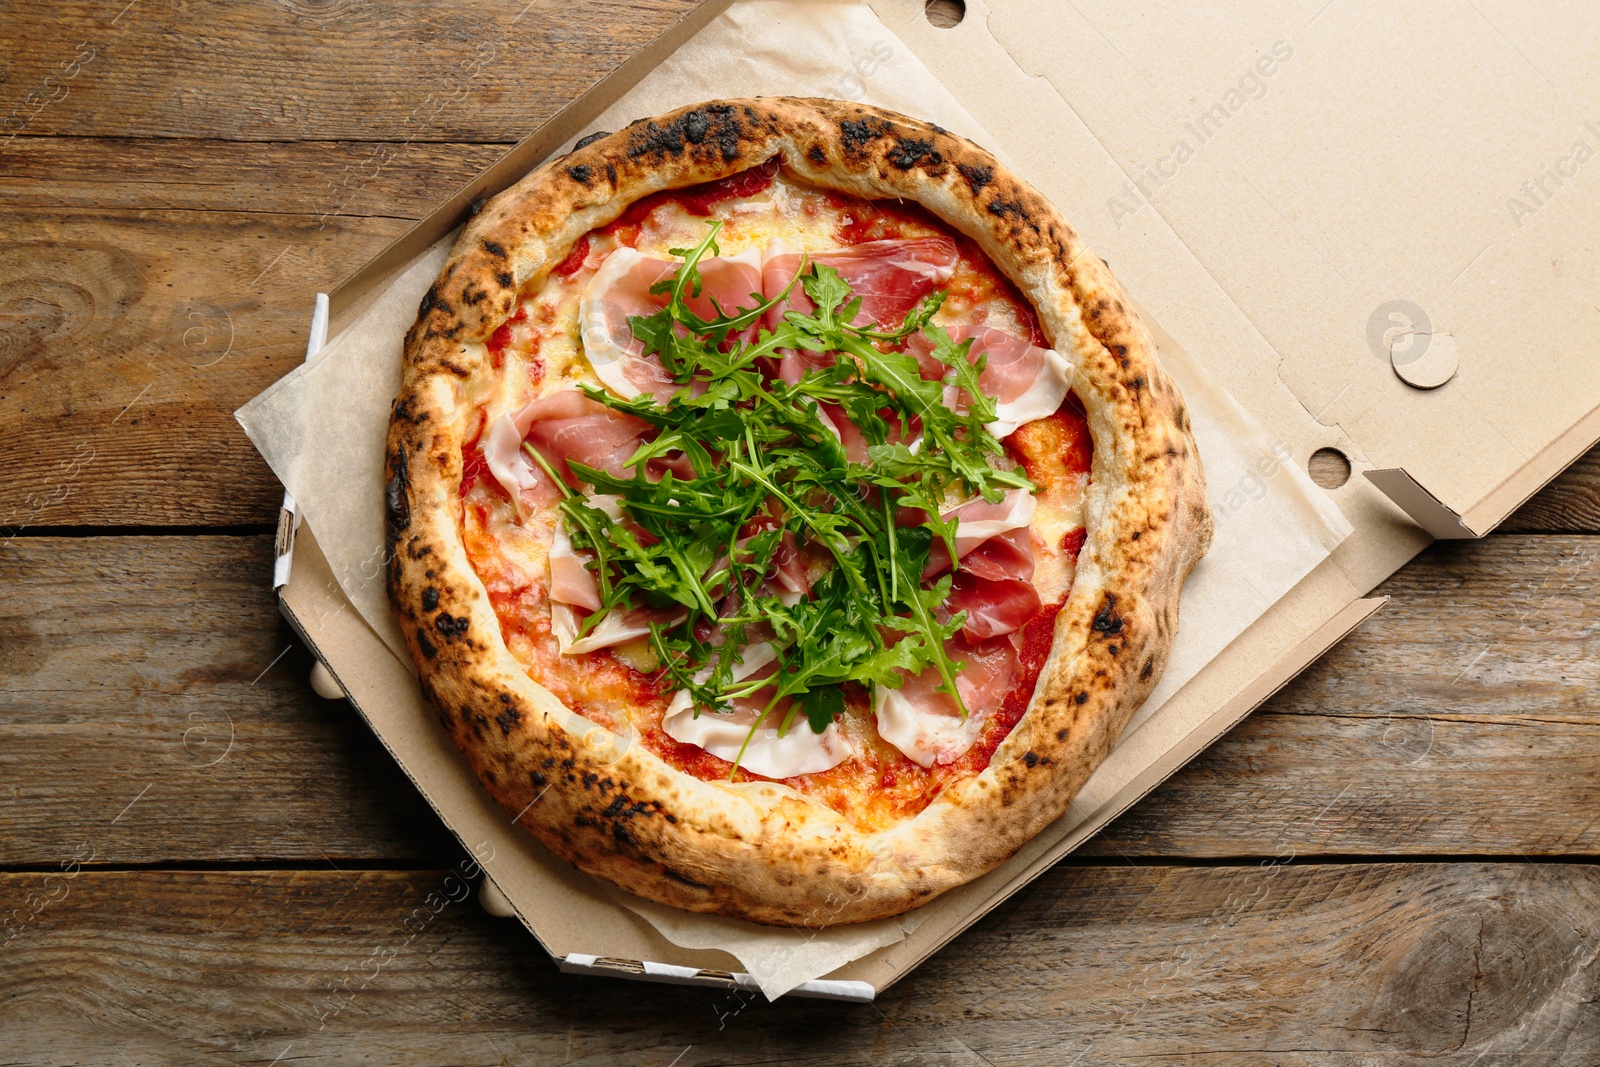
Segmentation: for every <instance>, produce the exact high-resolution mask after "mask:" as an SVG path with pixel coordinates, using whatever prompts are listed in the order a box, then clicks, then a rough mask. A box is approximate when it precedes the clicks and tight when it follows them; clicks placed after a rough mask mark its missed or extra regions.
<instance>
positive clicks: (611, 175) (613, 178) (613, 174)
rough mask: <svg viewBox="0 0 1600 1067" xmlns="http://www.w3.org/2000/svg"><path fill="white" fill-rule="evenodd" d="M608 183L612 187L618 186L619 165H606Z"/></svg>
mask: <svg viewBox="0 0 1600 1067" xmlns="http://www.w3.org/2000/svg"><path fill="white" fill-rule="evenodd" d="M606 181H608V182H610V183H611V184H612V185H615V184H617V165H616V164H615V163H607V164H606Z"/></svg>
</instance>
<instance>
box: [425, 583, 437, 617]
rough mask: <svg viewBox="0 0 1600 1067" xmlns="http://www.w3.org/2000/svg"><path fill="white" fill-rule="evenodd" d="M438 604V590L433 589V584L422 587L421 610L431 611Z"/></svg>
mask: <svg viewBox="0 0 1600 1067" xmlns="http://www.w3.org/2000/svg"><path fill="white" fill-rule="evenodd" d="M438 606H439V590H437V589H435V588H434V587H433V586H431V585H430V586H428V588H426V589H424V590H423V591H422V610H423V611H433V610H434V609H435V608H437V607H438Z"/></svg>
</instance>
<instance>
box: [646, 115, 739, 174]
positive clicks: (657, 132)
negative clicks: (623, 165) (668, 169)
mask: <svg viewBox="0 0 1600 1067" xmlns="http://www.w3.org/2000/svg"><path fill="white" fill-rule="evenodd" d="M741 134H742V129H741V127H740V125H739V117H738V115H737V113H736V112H735V110H734V108H732V107H731V106H729V105H727V104H709V105H707V106H705V107H697V108H695V109H694V110H692V111H686V112H684V113H683V114H681V115H679V116H678V117H677V118H675V119H673V120H672V121H671V122H669V123H667V124H666V125H665V126H661V125H658V124H657V123H654V122H647V123H645V124H644V128H643V129H642V130H638V131H637V132H635V133H634V135H633V138H632V141H631V143H630V144H629V145H628V158H629V159H638V158H639V157H641V156H649V157H651V158H653V159H657V160H659V159H661V158H663V157H665V156H680V155H682V154H683V153H684V152H686V151H688V150H689V149H690V147H691V146H693V145H702V144H706V143H708V142H709V143H710V144H712V145H715V146H716V147H717V148H718V149H719V150H720V151H721V153H722V158H723V161H724V162H732V161H733V160H735V159H738V158H739V139H740V136H741Z"/></svg>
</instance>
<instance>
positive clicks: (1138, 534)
mask: <svg viewBox="0 0 1600 1067" xmlns="http://www.w3.org/2000/svg"><path fill="white" fill-rule="evenodd" d="M1143 536H1144V531H1143V530H1135V531H1133V537H1132V538H1131V540H1134V541H1137V540H1139V538H1141V537H1143Z"/></svg>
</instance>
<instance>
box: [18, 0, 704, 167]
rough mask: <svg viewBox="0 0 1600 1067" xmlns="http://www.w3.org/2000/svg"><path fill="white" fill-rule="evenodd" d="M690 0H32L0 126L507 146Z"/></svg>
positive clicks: (32, 131) (23, 11)
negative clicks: (38, 2) (331, 1)
mask: <svg viewBox="0 0 1600 1067" xmlns="http://www.w3.org/2000/svg"><path fill="white" fill-rule="evenodd" d="M694 3H695V0H611V2H607V3H604V4H562V3H557V2H554V0H531V2H527V3H513V4H503V5H485V4H482V3H474V2H471V0H440V2H437V3H431V4H428V5H426V6H423V7H418V6H416V5H414V4H406V3H401V2H397V0H388V2H384V0H346V2H341V3H339V4H335V5H324V4H318V3H290V4H279V5H272V6H269V7H258V6H255V5H222V6H217V5H212V4H202V3H198V2H195V0H182V2H175V3H165V4H138V5H130V6H129V8H128V9H126V10H124V9H123V5H121V4H109V5H107V4H99V3H92V2H89V0H78V2H75V3H60V4H51V5H49V6H48V7H32V8H30V7H27V6H23V7H19V8H17V9H15V10H12V11H9V12H8V14H7V18H6V26H5V29H4V31H3V35H0V36H3V39H5V40H6V41H7V43H8V45H9V47H8V48H7V49H6V53H7V57H8V68H9V69H8V71H7V74H8V77H7V80H6V82H5V83H4V86H3V89H4V92H3V95H0V102H3V107H0V130H3V132H5V133H6V134H15V133H18V132H19V131H20V132H22V133H24V134H25V135H38V134H57V135H60V134H66V135H70V136H90V137H94V136H111V137H126V136H143V137H203V138H217V139H222V140H234V141H296V140H316V141H329V140H351V141H395V142H401V141H408V140H414V141H481V142H497V143H504V142H512V141H516V140H519V139H520V138H521V137H522V136H524V135H525V134H526V133H528V132H529V131H531V130H532V129H533V128H534V127H535V126H536V125H538V124H539V123H540V122H542V121H544V120H545V119H547V118H549V117H550V116H551V115H553V114H554V113H555V112H556V111H557V110H559V109H560V107H561V106H562V105H563V104H565V103H566V102H567V101H568V100H571V99H572V98H573V97H575V96H577V95H578V94H579V93H581V92H583V91H584V90H585V89H587V88H588V87H589V86H590V85H592V84H593V83H594V82H596V81H598V80H599V79H600V78H601V77H603V76H604V75H605V74H607V73H609V72H610V71H611V70H612V69H613V68H615V67H616V66H617V65H618V64H620V63H621V62H622V61H623V60H625V59H627V58H628V57H629V56H631V55H632V54H633V53H635V52H636V51H638V50H639V49H640V48H641V47H643V46H644V45H645V44H646V43H647V42H649V41H650V40H651V39H652V38H654V37H655V36H656V35H657V34H659V33H660V32H661V31H662V30H664V29H666V28H667V27H668V26H670V25H672V23H673V22H675V21H676V20H677V19H678V18H679V17H681V16H682V15H683V13H685V12H686V11H688V10H689V9H690V8H692V7H693V6H694ZM119 12H120V14H119ZM46 79H50V80H48V81H47V80H46Z"/></svg>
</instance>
